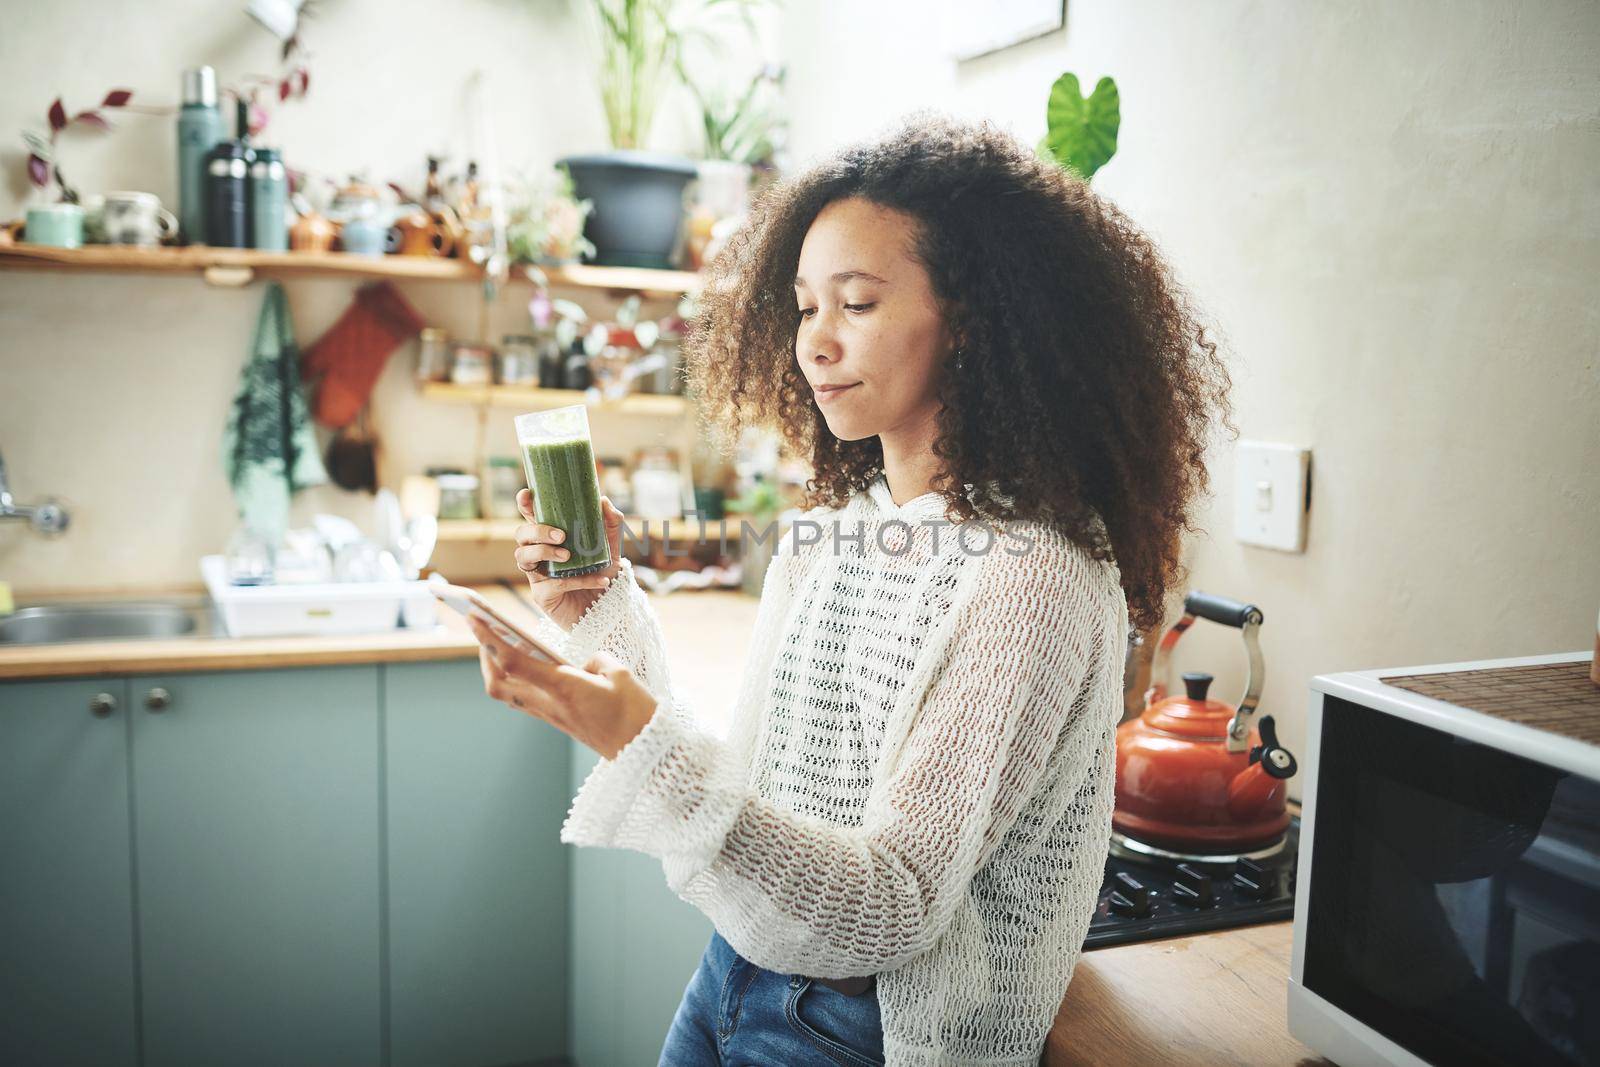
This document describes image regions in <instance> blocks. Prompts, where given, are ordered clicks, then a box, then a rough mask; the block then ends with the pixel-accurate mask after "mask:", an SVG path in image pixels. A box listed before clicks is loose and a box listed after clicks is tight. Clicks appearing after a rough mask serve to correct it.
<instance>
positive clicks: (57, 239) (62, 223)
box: [23, 204, 83, 248]
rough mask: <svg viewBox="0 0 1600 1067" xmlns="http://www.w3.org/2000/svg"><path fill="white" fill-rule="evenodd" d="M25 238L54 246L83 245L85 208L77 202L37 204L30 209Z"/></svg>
mask: <svg viewBox="0 0 1600 1067" xmlns="http://www.w3.org/2000/svg"><path fill="white" fill-rule="evenodd" d="M23 233H24V234H25V235H26V236H25V237H24V238H23V239H24V240H25V241H27V242H28V243H29V244H35V245H49V246H51V247H52V248H82V247H83V208H81V207H79V206H78V205H77V204H37V205H35V206H33V207H30V208H29V209H28V219H27V222H26V223H25V224H24V227H23Z"/></svg>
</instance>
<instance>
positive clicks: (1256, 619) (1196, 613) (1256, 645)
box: [1150, 590, 1267, 752]
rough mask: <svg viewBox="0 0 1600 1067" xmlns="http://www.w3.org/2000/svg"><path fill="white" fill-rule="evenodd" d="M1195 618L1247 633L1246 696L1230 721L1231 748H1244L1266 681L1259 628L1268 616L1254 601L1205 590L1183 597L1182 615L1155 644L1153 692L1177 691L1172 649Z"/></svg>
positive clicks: (1229, 743) (1248, 740) (1240, 699)
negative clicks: (1240, 599) (1251, 602)
mask: <svg viewBox="0 0 1600 1067" xmlns="http://www.w3.org/2000/svg"><path fill="white" fill-rule="evenodd" d="M1196 619H1209V620H1211V621H1212V622H1215V623H1220V624H1221V625H1223V626H1233V627H1236V628H1237V629H1238V630H1239V631H1240V632H1241V634H1242V636H1243V637H1244V647H1245V653H1246V654H1247V655H1248V656H1249V658H1250V673H1249V675H1248V676H1247V677H1246V678H1245V684H1244V696H1242V697H1241V698H1239V706H1238V710H1236V711H1235V712H1234V713H1233V720H1232V721H1231V722H1229V723H1228V745H1227V747H1228V751H1229V752H1243V751H1245V750H1246V749H1247V748H1249V747H1250V720H1251V719H1252V718H1253V717H1254V716H1255V712H1256V706H1257V705H1259V704H1260V703H1261V687H1262V686H1263V685H1264V684H1265V683H1266V677H1267V670H1266V665H1265V664H1264V663H1263V662H1262V660H1261V641H1260V638H1259V637H1258V636H1257V632H1258V631H1259V630H1260V629H1261V624H1262V622H1264V621H1265V617H1264V616H1263V615H1262V614H1261V609H1260V608H1258V607H1256V606H1255V605H1254V604H1246V603H1244V602H1242V601H1238V600H1234V599H1232V598H1230V597H1225V596H1217V595H1215V594H1213V593H1202V592H1200V591H1198V590H1196V591H1194V592H1192V593H1190V594H1188V595H1187V596H1185V597H1184V598H1183V617H1182V618H1181V619H1179V620H1178V621H1177V622H1175V623H1173V625H1172V629H1170V630H1168V631H1167V632H1166V634H1165V635H1164V636H1163V637H1162V638H1161V643H1160V644H1159V645H1157V646H1156V654H1155V661H1154V663H1153V664H1152V665H1151V668H1150V676H1151V678H1153V679H1156V682H1155V684H1154V685H1152V686H1151V687H1150V690H1151V695H1152V696H1160V697H1164V696H1165V695H1166V694H1167V693H1171V692H1173V691H1174V687H1173V685H1172V650H1173V648H1174V647H1175V646H1176V645H1177V643H1178V639H1179V638H1181V637H1182V636H1183V635H1184V633H1185V632H1186V631H1187V630H1188V629H1189V627H1191V626H1193V625H1194V622H1195V620H1196Z"/></svg>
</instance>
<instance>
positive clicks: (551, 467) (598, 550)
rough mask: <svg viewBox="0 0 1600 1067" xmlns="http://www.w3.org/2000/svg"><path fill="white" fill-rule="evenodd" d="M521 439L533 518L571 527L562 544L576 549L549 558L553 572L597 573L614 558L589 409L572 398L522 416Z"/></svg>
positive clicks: (556, 574)
mask: <svg viewBox="0 0 1600 1067" xmlns="http://www.w3.org/2000/svg"><path fill="white" fill-rule="evenodd" d="M516 421H517V444H518V445H519V446H520V447H521V449H522V467H523V471H524V472H525V473H526V474H527V476H528V488H529V489H532V490H533V517H534V521H536V522H540V523H543V524H544V525H546V526H554V527H556V528H557V529H559V530H562V531H564V532H565V533H566V535H567V536H566V538H565V539H564V540H563V541H562V542H561V547H563V548H565V549H566V550H567V551H568V552H570V553H571V555H570V556H568V557H567V558H566V559H563V560H553V559H552V560H547V561H546V566H547V567H548V568H549V571H548V573H549V575H550V577H552V578H575V577H577V576H578V575H580V574H593V573H594V572H595V571H598V570H602V569H604V568H605V567H606V566H607V565H609V564H610V563H611V547H610V545H608V544H607V543H606V523H605V516H604V515H602V514H601V512H600V481H599V478H598V477H597V475H596V472H595V463H594V446H593V445H592V444H591V443H590V440H589V409H588V408H586V407H584V405H582V404H572V405H569V406H568V407H564V408H552V409H551V410H549V411H535V412H532V413H530V414H527V415H518V416H517V420H516Z"/></svg>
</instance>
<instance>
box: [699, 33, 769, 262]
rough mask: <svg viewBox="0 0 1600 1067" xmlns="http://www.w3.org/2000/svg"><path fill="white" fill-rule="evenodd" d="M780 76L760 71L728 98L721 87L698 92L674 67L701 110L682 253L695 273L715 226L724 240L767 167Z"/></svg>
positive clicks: (708, 253) (707, 250)
mask: <svg viewBox="0 0 1600 1067" xmlns="http://www.w3.org/2000/svg"><path fill="white" fill-rule="evenodd" d="M783 75H784V72H783V68H782V67H778V66H764V67H762V68H761V69H760V70H758V71H756V73H755V74H754V75H753V76H752V77H751V79H750V81H749V83H748V84H747V85H745V86H744V88H743V89H742V90H740V91H738V92H736V93H729V92H726V91H724V90H723V89H721V88H720V87H717V88H709V89H708V88H702V87H701V86H700V84H698V79H696V78H695V77H694V76H693V75H692V74H690V73H689V71H688V70H687V69H685V67H684V65H683V63H681V62H680V63H679V66H678V76H679V77H680V78H681V79H682V80H683V84H684V85H685V87H687V88H688V90H689V92H690V93H691V94H693V96H694V98H695V102H696V103H698V104H699V105H700V121H701V125H702V127H703V128H704V130H705V138H706V141H705V145H706V146H705V158H704V159H703V160H701V161H700V163H699V165H698V166H699V171H700V181H699V189H698V193H697V195H696V198H695V206H694V210H693V212H692V213H691V215H690V218H689V237H688V245H687V249H686V251H687V255H688V260H689V265H690V266H691V267H693V268H694V269H695V270H699V269H700V267H701V265H702V264H703V262H704V261H705V260H707V259H709V258H710V257H711V254H712V251H713V249H712V245H713V241H714V240H715V239H716V235H717V233H718V225H719V223H720V224H721V230H722V233H721V237H722V239H725V238H726V236H727V233H729V232H731V229H732V227H733V226H735V225H737V220H738V219H739V218H741V217H742V216H743V215H744V214H745V212H746V210H747V209H748V207H749V203H750V179H751V175H752V173H753V171H754V168H755V167H756V166H757V165H770V164H771V163H772V160H773V156H774V155H775V154H776V145H775V142H776V141H777V139H778V135H779V129H780V127H781V120H780V119H779V117H778V112H777V92H778V89H779V87H780V86H781V85H782V84H783Z"/></svg>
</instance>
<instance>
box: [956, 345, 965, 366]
mask: <svg viewBox="0 0 1600 1067" xmlns="http://www.w3.org/2000/svg"><path fill="white" fill-rule="evenodd" d="M966 362H967V353H966V349H963V348H958V349H956V370H960V369H962V367H964V366H965V365H966Z"/></svg>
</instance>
